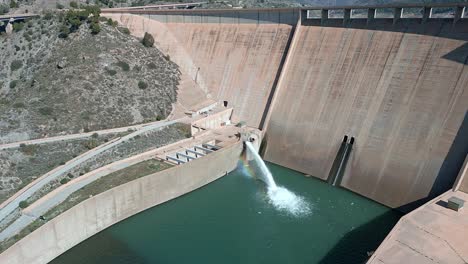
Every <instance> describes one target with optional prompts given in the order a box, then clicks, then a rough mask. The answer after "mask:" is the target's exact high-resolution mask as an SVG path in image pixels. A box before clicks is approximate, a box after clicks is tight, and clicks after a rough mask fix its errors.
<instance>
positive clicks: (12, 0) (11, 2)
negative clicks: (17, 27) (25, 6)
mask: <svg viewBox="0 0 468 264" xmlns="http://www.w3.org/2000/svg"><path fill="white" fill-rule="evenodd" d="M18 7H19V5H18V3H17V2H16V1H15V0H11V1H10V8H18Z"/></svg>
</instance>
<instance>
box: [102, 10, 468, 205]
mask: <svg viewBox="0 0 468 264" xmlns="http://www.w3.org/2000/svg"><path fill="white" fill-rule="evenodd" d="M441 7H451V8H454V11H456V12H454V16H453V18H436V17H434V16H432V10H433V9H434V10H435V9H436V8H441ZM359 9H364V10H365V11H368V14H367V15H368V16H367V17H366V18H362V17H358V18H357V17H353V15H352V14H353V12H355V11H356V10H359ZM383 9H391V10H393V15H394V16H393V17H391V18H388V17H387V18H379V10H383ZM410 9H417V10H420V17H419V18H414V17H411V18H408V17H405V16H404V14H405V12H404V10H410ZM314 11H318V12H315V13H314ZM331 11H342V13H341V18H336V16H335V17H331V16H330V17H329V15H328V14H329V13H330V12H331ZM465 12H466V9H465V8H464V4H463V3H462V4H459V5H457V4H451V5H450V4H445V5H443V4H441V5H435V6H432V7H431V6H417V5H416V6H412V5H407V6H375V7H327V8H324V7H323V8H322V7H317V8H313V7H311V8H307V9H306V8H304V9H257V10H232V9H231V10H229V9H226V10H128V12H127V11H125V12H123V11H121V10H115V11H112V9H110V10H108V11H105V15H106V16H108V17H111V18H112V19H114V20H116V21H119V23H121V24H122V25H125V26H127V27H128V28H129V29H130V30H131V31H132V32H133V33H134V34H135V35H137V36H143V34H144V32H149V33H151V34H153V36H154V37H155V39H156V42H157V45H158V47H159V48H160V49H161V50H162V51H163V52H165V53H167V54H168V55H169V56H170V58H171V59H172V60H173V61H175V62H176V63H177V64H178V65H180V66H181V68H182V69H184V70H185V71H186V72H187V73H188V74H190V75H191V76H192V78H193V79H194V80H196V82H197V84H198V85H199V87H200V88H201V89H202V90H204V91H205V92H206V93H207V95H208V96H209V97H211V98H214V99H216V100H219V101H225V102H226V103H227V104H228V105H229V106H231V107H233V108H234V117H233V118H234V120H238V121H245V122H246V123H247V125H249V126H252V127H257V128H260V129H262V130H263V131H264V133H265V139H264V143H265V146H264V153H263V155H264V158H265V160H267V161H270V162H273V163H276V164H279V165H282V166H285V167H288V168H291V169H294V170H297V171H300V172H302V173H305V174H309V175H313V176H314V177H318V178H320V179H323V180H326V179H327V178H328V177H329V173H330V171H331V169H332V166H333V162H334V159H335V157H336V156H337V152H338V149H339V146H340V143H341V141H342V139H343V136H345V135H349V136H350V137H354V138H355V144H354V150H353V152H352V154H351V156H350V159H349V164H348V165H347V168H346V171H345V174H344V175H343V177H342V181H341V183H340V185H341V186H342V187H344V188H347V189H350V190H352V191H354V192H356V193H359V194H361V195H363V196H366V197H368V198H370V199H373V200H375V201H378V202H379V203H382V204H385V205H387V206H390V207H392V208H399V209H401V210H402V211H408V210H411V209H413V208H415V207H416V206H417V205H420V204H422V203H423V202H424V201H427V200H428V199H430V198H433V197H435V196H437V195H438V194H441V193H442V192H443V191H446V190H448V189H449V188H450V187H451V186H452V185H453V183H454V181H455V178H456V176H457V173H458V171H459V170H460V168H461V166H462V164H463V161H464V159H465V156H466V152H467V149H468V142H467V140H466V137H464V136H463V135H462V134H463V133H466V130H465V129H466V126H467V123H466V122H468V121H466V120H467V117H466V113H467V105H468V99H467V92H468V91H467V87H468V70H467V63H468V62H467V59H468V46H467V45H468V44H467V40H468V20H467V19H465V18H464V14H465ZM317 13H318V16H314V15H313V14H317ZM345 15H346V17H345Z"/></svg>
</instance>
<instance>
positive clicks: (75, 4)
mask: <svg viewBox="0 0 468 264" xmlns="http://www.w3.org/2000/svg"><path fill="white" fill-rule="evenodd" d="M70 7H71V8H78V4H77V3H76V2H75V1H71V2H70Z"/></svg>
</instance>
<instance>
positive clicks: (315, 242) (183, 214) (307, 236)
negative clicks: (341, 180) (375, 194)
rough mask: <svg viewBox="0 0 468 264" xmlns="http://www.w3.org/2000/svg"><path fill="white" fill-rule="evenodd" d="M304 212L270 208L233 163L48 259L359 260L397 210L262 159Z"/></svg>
mask: <svg viewBox="0 0 468 264" xmlns="http://www.w3.org/2000/svg"><path fill="white" fill-rule="evenodd" d="M267 165H268V167H269V168H270V170H271V171H272V173H273V176H274V177H275V180H276V182H277V183H278V185H279V186H283V187H286V188H288V189H289V190H291V191H293V192H294V193H295V194H296V195H299V196H301V197H302V198H303V199H304V200H305V202H307V204H308V205H309V207H310V208H311V211H310V213H307V214H302V215H300V216H294V215H291V214H290V213H288V212H287V211H282V210H278V209H276V208H275V207H273V206H272V205H271V204H270V202H269V200H268V196H267V190H266V189H265V186H264V184H263V183H262V182H260V181H257V180H255V179H253V178H252V177H251V176H249V175H247V173H246V172H245V170H242V169H238V170H236V171H234V172H232V173H230V174H228V175H227V176H225V177H223V178H221V179H219V180H217V181H215V182H213V183H211V184H209V185H207V186H205V187H203V188H201V189H198V190H196V191H194V192H192V193H190V194H187V195H184V196H182V197H179V198H177V199H175V200H172V201H170V202H167V203H165V204H162V205H160V206H157V207H154V208H152V209H149V210H147V211H144V212H142V213H140V214H138V215H135V216H133V217H131V218H129V219H127V220H125V221H122V222H120V223H118V224H116V225H114V226H112V227H110V228H108V229H106V230H104V231H102V232H100V233H98V234H96V235H95V236H93V237H91V238H89V239H88V240H86V241H84V242H82V243H81V244H79V245H77V246H75V247H74V248H72V249H71V250H69V251H67V252H66V253H64V254H63V255H61V256H59V257H58V258H56V259H55V260H53V261H52V262H51V263H53V264H59V263H67V264H74V263H83V264H84V263H86V264H94V263H96V264H97V263H99V264H107V263H113V264H120V263H161V264H167V263H223V264H229V263H243V264H244V263H245V264H247V263H255V264H257V263H269V264H271V263H309V264H310V263H333V264H337V263H346V264H348V263H364V262H365V261H366V259H367V252H368V251H373V250H375V249H376V248H377V246H378V245H379V243H380V242H381V241H382V240H383V239H384V238H385V236H386V234H387V233H388V232H389V231H390V230H391V228H392V227H393V225H394V224H395V223H396V221H398V219H399V217H400V215H399V214H398V213H396V212H394V211H392V210H389V209H388V208H386V207H384V206H382V205H380V204H377V203H375V202H372V201H370V200H368V199H365V198H363V197H361V196H358V195H356V194H354V193H351V192H349V191H346V190H343V189H340V188H335V187H331V186H329V185H327V184H326V183H324V182H322V181H320V180H317V179H314V178H306V177H304V176H303V175H302V174H300V173H298V172H295V171H292V170H289V169H287V168H284V167H280V166H278V165H274V164H271V163H269V164H267Z"/></svg>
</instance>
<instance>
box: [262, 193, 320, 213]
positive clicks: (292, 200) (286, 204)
mask: <svg viewBox="0 0 468 264" xmlns="http://www.w3.org/2000/svg"><path fill="white" fill-rule="evenodd" d="M268 200H269V202H270V204H271V205H273V207H274V208H275V209H277V210H278V211H282V212H285V213H288V214H290V215H293V216H296V217H304V216H308V215H310V214H311V213H312V208H311V206H310V205H309V203H308V202H307V201H306V200H305V198H304V197H302V196H299V195H296V194H295V193H293V192H291V191H290V190H288V189H286V188H284V187H277V188H268Z"/></svg>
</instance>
